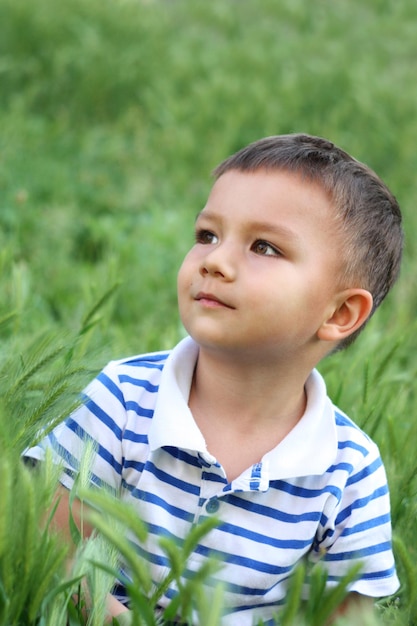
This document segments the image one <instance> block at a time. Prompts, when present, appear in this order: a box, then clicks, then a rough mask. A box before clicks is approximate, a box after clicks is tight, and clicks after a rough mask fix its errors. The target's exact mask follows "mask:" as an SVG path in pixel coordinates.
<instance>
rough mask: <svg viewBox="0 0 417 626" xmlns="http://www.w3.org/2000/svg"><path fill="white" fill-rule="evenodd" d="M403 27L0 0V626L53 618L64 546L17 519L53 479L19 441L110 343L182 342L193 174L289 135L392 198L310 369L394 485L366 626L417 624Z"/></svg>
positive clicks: (32, 515) (159, 4) (349, 2)
mask: <svg viewBox="0 0 417 626" xmlns="http://www.w3.org/2000/svg"><path fill="white" fill-rule="evenodd" d="M416 25H417V4H416V3H415V2H414V1H413V0H397V1H396V2H392V1H389V0H367V1H364V0H336V1H333V2H332V1H331V0H316V2H311V1H308V0H259V1H255V0H206V1H204V0H194V1H192V0H188V1H186V0H146V1H145V0H61V1H60V2H54V0H38V2H36V3H31V2H29V0H0V190H1V193H0V267H1V274H0V285H1V289H2V298H1V300H0V394H1V398H2V403H1V407H0V417H1V433H0V443H1V446H2V449H3V450H4V453H2V457H3V458H2V459H1V461H0V464H1V467H0V470H1V471H0V487H1V493H2V494H5V495H4V497H3V498H2V500H1V501H0V626H3V625H4V626H6V625H9V624H10V625H11V624H51V626H52V625H53V626H56V625H57V624H65V622H66V617H65V615H64V613H62V611H65V608H64V609H58V608H53V609H50V608H48V607H49V606H52V600H51V599H50V596H48V592H50V591H51V590H57V589H58V587H59V584H60V583H61V582H62V580H64V578H65V577H64V575H63V574H62V560H63V556H62V558H61V556H60V555H61V552H60V550H61V549H60V548H59V547H58V546H57V545H55V543H53V540H52V539H50V540H49V539H48V540H47V539H45V538H43V540H42V541H43V542H44V543H42V544H39V541H38V539H37V535H36V530H35V529H37V520H38V519H39V518H40V517H41V516H42V511H43V510H44V508H45V502H46V501H48V498H50V494H48V489H47V487H45V489H44V491H42V493H40V492H39V490H37V489H36V488H35V487H34V484H32V482H31V481H33V480H35V478H33V477H31V476H27V475H26V473H25V472H22V471H21V469H20V466H19V465H18V464H17V462H16V457H17V456H18V455H17V452H20V451H21V449H22V448H23V447H24V446H25V445H27V444H28V443H29V442H30V441H32V440H33V437H35V436H36V433H37V432H38V429H39V427H40V425H42V424H45V423H46V421H48V420H50V419H55V418H56V419H60V417H61V416H63V415H65V413H66V411H67V410H68V407H70V406H71V403H72V402H73V401H74V394H75V392H76V391H78V390H79V389H80V388H81V387H82V386H83V385H84V383H85V382H86V381H87V380H89V379H90V378H91V376H92V375H93V373H94V372H96V371H97V370H98V369H99V368H100V367H101V366H103V365H104V364H105V363H106V362H107V361H108V360H109V359H111V358H120V357H123V356H127V355H130V354H136V353H140V352H145V351H148V350H154V349H155V350H159V349H165V348H169V347H172V346H173V345H174V344H175V342H176V341H177V340H178V339H179V338H180V337H181V336H182V334H183V330H182V328H181V326H180V322H179V318H178V314H177V306H176V272H177V269H178V267H179V265H180V263H181V260H182V257H183V255H184V253H185V251H186V250H187V249H188V247H189V246H190V244H191V242H192V240H193V222H194V216H195V214H196V213H197V212H198V211H199V210H200V209H201V208H202V206H203V205H204V202H205V199H206V196H207V193H208V191H209V189H210V186H211V170H212V169H213V168H214V167H215V165H216V164H217V163H218V162H219V161H221V160H222V159H223V158H225V157H226V156H228V155H229V154H230V153H231V152H234V151H235V150H237V149H238V148H240V147H242V146H243V145H245V144H247V143H248V142H250V141H253V140H255V139H258V138H260V137H262V136H266V135H272V134H280V133H289V132H308V133H311V134H317V135H322V136H325V137H327V138H329V139H332V140H333V141H334V142H335V143H337V144H338V145H340V146H341V147H343V148H344V149H345V150H347V151H348V152H350V153H351V154H353V155H354V156H355V157H357V158H358V159H359V160H362V161H365V162H366V163H368V164H369V165H370V166H371V167H372V168H374V169H375V170H376V171H377V172H378V174H380V176H381V177H382V178H383V179H384V180H385V181H386V182H387V184H388V185H389V187H390V188H391V189H392V190H393V192H394V193H395V195H396V196H397V198H398V200H399V202H400V205H401V207H402V210H403V215H404V228H405V232H406V247H405V255H404V263H403V269H402V274H401V277H400V280H399V282H398V284H397V285H396V287H395V289H394V291H393V292H392V293H391V294H390V295H389V297H388V298H387V301H386V302H385V303H384V304H383V305H382V307H381V310H380V311H378V312H377V314H376V316H375V318H374V319H373V320H372V321H371V322H370V324H369V326H368V328H367V330H366V331H365V332H364V334H363V335H361V337H360V338H359V339H358V341H357V343H355V344H354V345H353V346H352V347H351V348H349V350H348V351H346V352H345V353H340V354H336V355H334V356H332V357H331V358H329V359H328V360H327V361H326V362H323V363H322V364H321V366H320V369H321V371H322V372H323V373H324V374H325V376H326V379H327V382H328V386H329V390H330V395H332V397H333V399H334V400H335V402H336V403H337V404H339V406H340V407H341V408H342V409H343V410H345V411H346V412H347V413H348V414H349V415H350V416H351V417H352V418H354V419H355V420H356V421H357V422H358V423H359V424H360V425H361V426H363V427H364V429H365V430H366V431H367V432H368V433H369V434H370V435H371V436H372V437H373V438H374V439H375V441H376V442H377V443H378V445H379V446H380V449H381V452H382V455H383V458H384V461H385V465H386V469H387V473H388V478H389V482H390V486H391V496H392V512H393V523H394V533H395V546H396V553H397V561H398V570H399V574H400V577H401V583H402V587H401V590H400V592H399V593H398V594H397V595H396V596H395V598H392V599H390V600H388V601H384V602H382V603H381V604H380V607H379V612H378V618H377V621H376V622H375V623H378V625H379V624H390V625H391V624H392V625H401V626H403V625H404V626H405V625H415V624H417V565H416V563H417V539H416V519H417V480H416V472H417V455H416V441H417V420H416V419H415V405H416V384H415V380H416V369H417V360H416V358H415V354H416V351H417V332H416V330H417V324H416V310H417V289H416V286H417V285H416V271H415V268H416V259H417V243H416V239H415V233H416V232H417V213H416V211H415V202H416V198H417V177H416V175H415V172H416V167H417V149H416V146H417V115H416V103H417V81H416V78H415V74H416V62H417V38H416V36H415V32H416ZM48 471H49V470H48ZM14 473H16V476H15V479H13V474H14ZM48 480H50V479H48ZM48 480H47V483H48ZM51 480H52V479H51ZM48 484H49V483H48ZM19 490H21V491H19ZM16 494H20V499H17V495H16ZM17 502H20V504H19V505H17V504H16V503H17ZM103 506H104V505H103ZM18 524H21V525H20V526H19V525H18ZM19 533H20V534H19ZM10 537H12V538H13V540H11V539H10ZM25 542H26V543H25ZM48 542H49V543H48ZM50 542H52V543H50ZM35 549H36V550H40V552H37V553H36V554H37V556H36V557H35V556H34V554H35ZM31 550H32V552H33V554H32V552H31ZM46 554H49V556H50V558H51V562H49V561H48V559H47V557H46ZM58 556H59V558H58ZM54 557H56V559H55V560H54ZM48 558H49V557H48ZM39 561H43V562H44V563H45V567H46V564H47V563H49V565H48V567H49V570H48V571H50V572H51V576H50V577H49V579H48V580H47V582H46V583H45V585H44V587H43V589H42V590H41V591H42V592H40V591H39V589H38V592H37V593H38V596H39V597H38V599H37V600H36V602H37V603H38V604H36V602H35V601H34V603H33V605H30V603H29V601H28V600H27V599H26V600H25V597H26V596H25V595H24V594H25V593H26V591H25V590H27V592H28V593H29V591H30V593H32V592H33V589H34V588H35V587H37V585H36V580H37V576H39V572H38V571H37V563H39ZM16 563H18V564H19V567H21V569H20V570H19V568H18V567H17V565H16ZM51 563H55V565H52V564H51ZM54 568H55V569H54ZM103 575H104V574H103ZM46 578H47V577H46V574H45V580H46ZM22 581H24V582H22ZM106 584H107V583H106ZM16 585H17V586H18V587H19V590H20V593H17V591H16ZM25 585H26V587H25ZM103 585H104V583H103ZM98 586H99V587H100V584H99V585H98ZM52 595H53V594H52ZM62 595H65V594H63V593H61V596H62ZM196 595H198V592H196ZM54 597H60V594H58V595H57V596H54ZM47 598H49V599H48V600H46V599H47ZM48 603H49V604H48ZM29 605H30V606H33V608H32V609H30V610H29V609H28V606H29ZM63 606H65V603H64V604H63ZM59 610H61V613H59ZM54 611H56V612H55V613H54ZM213 615H214V613H213ZM71 619H72V620H73V622H71V623H73V624H79V623H82V622H81V621H80V620H81V618H80V617H79V616H75V615H73V616H72V617H71ZM91 619H93V618H91ZM94 619H95V620H96V621H95V622H94V621H90V622H89V623H95V624H99V623H100V616H96V617H94ZM77 620H78V621H77ZM212 620H213V621H212V623H211V624H210V626H216V622H215V616H213V618H212ZM300 620H301V618H298V621H297V618H296V619H295V621H294V622H293V623H294V626H295V625H298V624H301V621H300ZM146 623H148V622H146ZM149 623H150V622H149ZM313 623H314V622H313V621H311V622H307V626H309V625H310V624H311V626H313ZM372 623H374V622H372ZM356 624H357V622H355V626H356ZM204 626H209V624H208V623H207V624H205V625H204ZM317 626H321V625H320V624H317Z"/></svg>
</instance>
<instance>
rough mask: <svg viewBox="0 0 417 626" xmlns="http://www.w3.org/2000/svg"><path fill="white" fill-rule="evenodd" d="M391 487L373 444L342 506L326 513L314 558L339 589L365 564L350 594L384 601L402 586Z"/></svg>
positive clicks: (347, 486)
mask: <svg viewBox="0 0 417 626" xmlns="http://www.w3.org/2000/svg"><path fill="white" fill-rule="evenodd" d="M391 535H392V533H391V516H390V501H389V491H388V484H387V478H386V473H385V469H384V466H383V464H382V460H381V457H380V455H379V451H378V448H377V446H376V445H375V444H374V443H373V442H371V441H369V440H368V441H367V453H366V454H363V455H362V456H361V461H360V462H359V463H357V464H356V465H355V466H353V467H352V470H351V472H350V473H349V474H348V478H347V480H346V482H345V485H344V488H343V489H342V490H341V497H340V499H338V502H337V504H336V506H335V505H334V504H332V505H331V507H330V510H327V511H325V514H324V515H323V523H322V525H321V532H320V534H319V536H318V537H317V542H316V544H315V546H314V550H313V552H312V554H311V557H312V560H314V561H318V560H321V561H322V562H323V563H324V564H325V566H326V569H327V571H328V583H329V585H335V584H337V583H338V582H339V581H340V579H341V578H342V577H343V576H344V575H345V574H347V573H348V571H349V570H350V569H351V568H352V566H354V565H356V564H358V563H360V565H361V569H360V571H359V574H358V577H357V579H356V580H355V581H354V582H353V583H352V584H351V585H350V587H349V591H355V592H357V593H360V594H363V595H366V596H371V597H383V596H388V595H391V594H393V593H395V592H396V591H397V589H398V587H399V581H398V578H397V574H396V570H395V563H394V556H393V552H392V540H391Z"/></svg>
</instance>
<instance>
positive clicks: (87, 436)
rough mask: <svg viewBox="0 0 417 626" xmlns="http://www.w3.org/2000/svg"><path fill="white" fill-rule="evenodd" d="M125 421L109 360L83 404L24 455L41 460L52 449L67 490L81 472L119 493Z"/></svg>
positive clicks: (123, 402) (89, 389)
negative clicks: (61, 470) (61, 468)
mask: <svg viewBox="0 0 417 626" xmlns="http://www.w3.org/2000/svg"><path fill="white" fill-rule="evenodd" d="M126 420H127V413H126V406H125V401H124V397H123V393H122V391H121V388H120V384H119V381H118V376H117V370H116V368H115V366H114V363H109V364H108V365H107V366H106V367H105V368H104V370H103V371H102V372H101V373H100V374H99V375H98V376H97V378H96V379H94V380H93V381H92V382H91V383H90V385H89V386H88V387H87V388H86V390H85V391H84V393H83V401H82V405H81V406H80V407H79V408H78V409H77V410H76V411H75V412H74V413H72V414H71V415H70V416H69V417H68V418H67V419H66V420H65V421H64V422H62V423H61V424H59V425H58V426H57V427H56V428H55V429H54V430H53V431H51V433H49V434H48V435H47V436H46V437H45V438H44V439H43V440H42V441H41V442H40V443H39V445H37V446H35V447H33V448H30V449H28V450H26V451H25V453H24V456H25V457H32V458H35V459H39V460H42V459H43V458H45V454H46V450H50V451H51V453H52V457H53V459H54V462H56V463H59V464H62V467H63V473H62V476H61V483H62V484H63V485H64V486H65V487H67V488H68V489H71V488H72V487H73V485H74V481H75V477H76V476H77V474H79V473H80V472H81V474H82V475H83V476H86V477H87V480H88V481H89V482H90V483H91V484H95V485H97V486H100V487H102V486H104V487H107V488H108V489H109V490H110V491H111V492H113V493H118V491H119V489H120V484H121V476H122V467H123V433H124V429H125V425H126Z"/></svg>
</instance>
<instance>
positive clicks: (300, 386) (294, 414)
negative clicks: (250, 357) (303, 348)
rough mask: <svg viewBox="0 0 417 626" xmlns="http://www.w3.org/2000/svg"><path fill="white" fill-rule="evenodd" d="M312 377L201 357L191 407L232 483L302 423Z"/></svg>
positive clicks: (207, 441)
mask: <svg viewBox="0 0 417 626" xmlns="http://www.w3.org/2000/svg"><path fill="white" fill-rule="evenodd" d="M287 365H288V364H287ZM281 370H282V371H281ZM309 373H310V372H307V373H306V375H305V376H303V375H302V373H301V371H300V369H299V370H298V372H297V373H296V374H295V373H294V372H291V371H290V370H289V368H288V367H286V368H284V367H282V368H279V367H278V366H277V367H275V368H271V367H270V366H269V367H260V366H259V364H256V366H255V365H253V366H251V365H249V364H248V363H246V364H245V363H242V362H241V363H236V362H232V363H230V362H228V361H224V360H218V359H216V358H213V357H212V356H211V355H210V354H207V353H206V352H204V350H201V351H200V354H199V358H198V361H197V365H196V369H195V373H194V379H193V383H192V386H191V392H190V399H189V405H190V409H191V411H192V413H193V415H194V419H195V420H196V422H197V424H198V426H199V428H200V430H201V432H202V434H203V436H204V437H205V439H206V443H207V448H208V450H209V451H210V452H211V454H213V455H214V456H215V457H216V458H217V460H218V461H220V462H221V463H222V465H223V466H224V467H225V469H226V473H227V475H228V478H229V481H230V480H232V479H233V477H236V476H237V475H239V474H240V473H241V471H243V470H244V469H246V468H247V467H250V466H251V465H253V464H254V463H257V462H259V461H260V460H261V459H262V457H263V456H264V454H266V452H268V451H269V450H271V449H273V448H274V447H275V446H277V445H278V444H279V443H280V441H282V439H284V437H285V436H286V435H287V434H288V433H289V432H290V431H291V430H292V429H293V428H294V426H295V425H296V424H297V423H298V421H299V420H300V418H301V417H302V415H303V414H304V411H305V406H306V397H305V391H304V386H305V381H306V379H307V377H308V374H309ZM234 452H238V454H234Z"/></svg>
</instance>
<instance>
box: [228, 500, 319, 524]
mask: <svg viewBox="0 0 417 626" xmlns="http://www.w3.org/2000/svg"><path fill="white" fill-rule="evenodd" d="M223 499H224V500H225V501H227V502H229V504H231V505H233V506H236V507H238V508H240V509H244V510H245V511H250V512H251V513H257V514H258V515H264V516H265V517H268V518H272V519H274V520H280V521H282V522H289V523H290V524H297V523H298V522H307V521H310V522H317V521H318V520H319V519H320V515H321V513H320V511H310V512H308V513H302V514H300V515H294V514H291V513H284V511H280V510H278V509H274V508H272V507H270V506H264V505H261V504H256V503H254V502H251V501H250V500H245V499H243V498H240V497H239V496H235V495H233V494H230V495H226V496H224V498H223Z"/></svg>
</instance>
